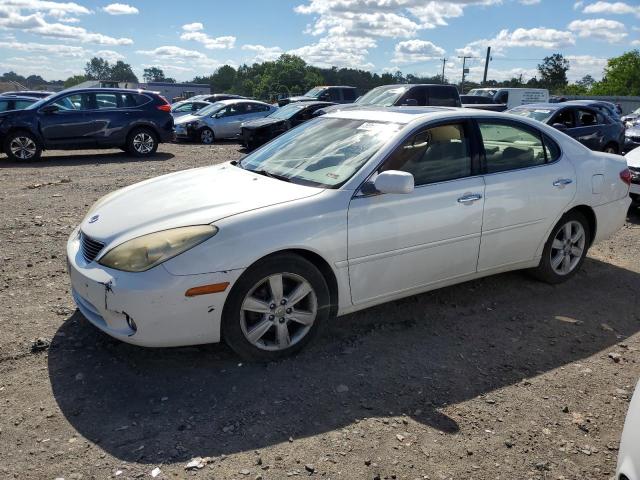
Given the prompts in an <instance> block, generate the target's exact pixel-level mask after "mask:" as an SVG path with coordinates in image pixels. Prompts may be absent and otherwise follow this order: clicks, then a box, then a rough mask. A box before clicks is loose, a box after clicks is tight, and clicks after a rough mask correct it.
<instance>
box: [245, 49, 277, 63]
mask: <svg viewBox="0 0 640 480" xmlns="http://www.w3.org/2000/svg"><path fill="white" fill-rule="evenodd" d="M242 50H248V51H251V52H255V57H253V59H252V60H251V61H252V62H265V61H271V60H276V59H277V58H278V57H279V56H280V55H282V53H283V52H282V49H281V48H280V47H265V46H264V45H243V46H242Z"/></svg>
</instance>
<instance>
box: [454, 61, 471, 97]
mask: <svg viewBox="0 0 640 480" xmlns="http://www.w3.org/2000/svg"><path fill="white" fill-rule="evenodd" d="M458 58H461V59H462V82H461V83H460V93H464V76H465V75H466V74H467V73H469V69H468V68H466V66H465V65H466V63H467V58H473V57H472V56H470V55H463V56H458Z"/></svg>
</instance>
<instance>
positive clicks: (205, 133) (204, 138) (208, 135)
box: [199, 127, 215, 145]
mask: <svg viewBox="0 0 640 480" xmlns="http://www.w3.org/2000/svg"><path fill="white" fill-rule="evenodd" d="M199 138H200V142H201V143H204V144H205V145H211V144H212V143H213V140H214V139H215V136H214V135H213V130H211V129H210V128H209V127H204V128H203V129H201V130H200V135H199Z"/></svg>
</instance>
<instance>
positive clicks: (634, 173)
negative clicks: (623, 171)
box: [624, 148, 640, 473]
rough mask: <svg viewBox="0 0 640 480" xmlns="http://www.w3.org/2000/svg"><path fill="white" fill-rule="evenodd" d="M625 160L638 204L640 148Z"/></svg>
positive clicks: (630, 153)
mask: <svg viewBox="0 0 640 480" xmlns="http://www.w3.org/2000/svg"><path fill="white" fill-rule="evenodd" d="M624 158H626V160H627V165H629V171H630V172H631V188H630V190H629V194H630V195H631V198H632V199H633V200H634V201H635V202H638V201H639V200H640V148H638V149H636V150H632V151H631V152H629V153H627V154H626V155H625V156H624ZM638 473H640V472H638Z"/></svg>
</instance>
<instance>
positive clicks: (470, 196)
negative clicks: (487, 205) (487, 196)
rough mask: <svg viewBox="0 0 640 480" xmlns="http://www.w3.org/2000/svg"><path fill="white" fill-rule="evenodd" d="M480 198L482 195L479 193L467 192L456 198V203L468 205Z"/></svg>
mask: <svg viewBox="0 0 640 480" xmlns="http://www.w3.org/2000/svg"><path fill="white" fill-rule="evenodd" d="M481 198H482V195H480V194H479V193H467V194H465V195H463V196H462V197H460V198H459V199H458V203H462V204H465V205H468V204H470V203H473V202H475V201H477V200H480V199H481Z"/></svg>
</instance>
